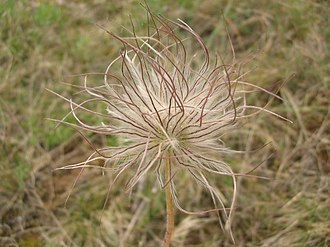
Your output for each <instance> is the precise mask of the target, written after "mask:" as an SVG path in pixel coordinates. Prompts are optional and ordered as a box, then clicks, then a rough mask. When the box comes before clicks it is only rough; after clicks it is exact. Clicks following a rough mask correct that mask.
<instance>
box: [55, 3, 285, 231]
mask: <svg viewBox="0 0 330 247" xmlns="http://www.w3.org/2000/svg"><path fill="white" fill-rule="evenodd" d="M146 9H147V17H148V30H147V34H146V35H145V36H140V35H138V34H137V33H136V32H135V27H134V25H133V22H132V31H128V32H129V33H130V36H129V37H120V36H118V35H116V34H114V33H112V32H109V31H107V30H106V31H107V32H108V33H109V34H110V35H111V36H112V37H113V38H115V39H117V40H119V41H120V42H121V43H122V45H123V48H124V49H123V51H122V52H121V53H120V55H119V56H118V57H117V58H116V59H115V60H114V61H113V62H111V64H110V65H109V66H108V67H107V69H106V71H105V73H89V74H84V75H82V76H83V77H84V79H85V82H84V86H83V91H84V92H86V93H88V94H89V97H90V98H89V99H88V100H85V101H83V102H81V103H74V102H73V101H71V100H69V99H66V100H67V101H68V102H69V103H70V106H71V113H72V114H73V116H74V117H75V119H76V120H77V124H69V123H68V124H69V125H71V126H73V127H75V128H77V129H82V130H87V131H91V132H94V133H98V134H101V135H115V136H119V137H121V139H122V140H125V141H123V142H122V143H121V144H120V146H118V147H104V148H101V149H95V152H94V153H93V154H92V155H91V156H90V157H89V158H88V159H87V160H86V161H84V162H81V163H78V164H74V165H69V166H65V167H63V168H62V169H74V168H85V167H88V166H93V165H91V163H92V162H93V161H95V160H103V161H104V166H103V167H99V168H102V169H104V170H111V171H112V172H114V173H115V174H116V175H115V178H114V181H113V183H114V182H115V181H116V180H118V178H119V177H120V176H121V175H122V174H123V173H124V172H125V171H127V170H129V169H132V170H134V171H135V172H134V176H132V177H131V178H130V179H129V180H128V182H127V185H126V189H127V190H131V189H132V188H133V187H134V186H135V185H136V184H137V183H138V182H139V180H140V179H141V178H142V177H143V176H144V175H145V174H147V173H148V172H149V171H150V170H154V171H155V172H156V174H157V178H158V181H159V184H160V186H161V187H162V188H164V187H165V186H166V185H167V184H170V186H171V191H172V196H173V202H174V204H175V205H176V207H177V208H178V209H179V210H181V211H183V212H185V213H194V212H189V211H187V210H185V209H184V208H183V207H181V206H180V204H179V200H178V198H177V195H176V190H175V184H174V180H173V179H172V178H173V176H174V174H175V173H176V171H178V170H184V171H186V172H187V173H189V174H190V175H191V177H192V178H194V179H196V180H197V181H198V182H199V183H200V184H201V185H203V186H205V188H206V189H207V190H208V191H209V192H210V195H211V197H212V200H213V203H214V209H211V210H206V211H199V212H195V213H203V212H211V211H215V212H217V213H219V211H220V210H222V211H221V215H222V217H221V218H222V219H223V220H225V221H226V222H227V227H226V229H227V230H229V231H230V219H231V209H233V205H234V199H235V195H236V177H237V176H240V175H244V174H235V173H234V172H233V171H232V169H231V168H230V165H229V164H227V163H226V162H224V161H223V160H221V159H219V158H220V157H221V155H223V154H226V153H228V152H230V150H228V149H227V148H226V147H225V145H224V143H223V141H222V140H221V137H222V136H223V134H225V133H227V132H228V131H230V130H232V129H233V128H234V127H236V124H237V123H238V122H239V121H240V120H241V119H243V118H247V117H250V116H253V115H255V114H257V113H258V112H260V111H264V112H267V113H270V114H273V115H276V116H277V117H280V118H283V117H281V116H279V115H277V114H275V113H273V112H270V111H268V110H266V109H265V108H262V107H257V106H250V105H247V103H246V100H245V98H246V95H247V94H248V93H250V92H256V91H259V92H265V93H267V94H269V95H271V96H273V97H277V98H279V97H278V96H277V95H275V94H273V93H272V92H269V91H267V90H265V89H262V88H260V87H258V86H256V85H253V84H251V83H248V82H245V81H243V79H242V77H243V75H241V74H240V73H239V71H240V69H239V65H238V64H236V62H235V61H233V62H232V63H231V64H225V63H224V62H222V59H221V57H219V56H213V57H212V56H210V53H209V50H208V48H207V47H206V45H205V44H204V42H203V40H202V39H201V37H200V36H199V35H198V34H197V33H196V32H195V31H194V30H193V29H192V28H191V27H190V26H189V25H188V24H186V23H185V22H184V21H182V20H180V19H179V20H178V21H176V22H175V21H171V20H168V19H166V18H164V17H162V16H159V15H154V14H152V13H151V12H150V11H149V9H148V7H146ZM179 31H184V33H185V34H186V35H187V36H186V37H185V38H184V39H182V38H180V37H179V35H178V33H179ZM233 55H234V53H233ZM233 57H234V56H233ZM211 61H212V63H211ZM219 61H221V63H219ZM92 75H102V76H104V81H103V85H102V86H98V87H91V86H89V85H88V84H87V79H88V77H89V76H92ZM93 101H100V102H103V103H105V104H106V105H107V113H106V114H104V113H99V112H96V111H95V110H93V109H89V108H88V107H87V106H85V105H86V104H88V103H89V102H93ZM77 109H82V110H85V111H87V112H88V113H91V114H95V115H98V116H101V117H102V118H103V119H104V121H103V122H102V123H101V124H100V125H98V126H91V125H88V124H86V123H84V122H83V121H82V120H81V119H80V118H79V116H77V114H76V110H77ZM247 109H252V110H253V111H254V112H252V113H251V112H250V113H247V112H246V110H247ZM60 122H63V121H60ZM166 159H170V161H171V176H170V177H171V179H169V180H168V181H165V180H164V175H163V174H164V165H165V160H166ZM95 167H97V166H95ZM207 173H213V174H218V175H225V176H230V177H231V178H232V181H233V187H234V193H233V198H232V200H231V203H230V205H229V209H230V210H227V208H226V207H225V205H224V203H223V202H222V199H221V196H220V195H219V193H218V190H216V189H215V188H213V187H212V186H211V184H210V183H209V181H208V179H207V177H206V174H207ZM219 219H220V217H219ZM220 224H221V227H222V226H223V225H222V222H221V221H220Z"/></svg>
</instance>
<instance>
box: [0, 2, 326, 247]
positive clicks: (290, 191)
mask: <svg viewBox="0 0 330 247" xmlns="http://www.w3.org/2000/svg"><path fill="white" fill-rule="evenodd" d="M140 2H141V1H135V0H130V1H114V0H87V1H63V0H54V1H37V0H33V1H28V0H20V1H17V0H2V1H1V3H0V39H1V42H0V246H5V247H7V246H23V247H32V246H47V247H51V246H56V247H57V246H65V247H67V246H87V247H88V246H122V247H125V246H160V243H161V241H162V238H163V234H164V231H165V224H166V223H165V219H166V212H165V199H164V191H162V190H160V189H157V187H155V177H154V176H148V178H146V179H145V180H144V182H143V186H140V187H138V188H137V189H136V191H134V193H133V194H132V195H131V196H130V197H129V196H128V195H127V193H125V192H124V189H123V185H124V184H125V178H123V179H122V180H120V181H118V182H117V184H116V185H115V186H114V187H113V189H112V190H111V192H110V197H109V198H110V199H109V202H108V203H107V204H106V206H105V209H104V210H102V209H103V204H104V199H105V197H106V194H107V189H108V185H109V182H110V181H111V174H105V175H102V174H101V173H100V172H99V171H94V170H88V172H84V173H83V174H81V176H80V178H79V180H78V181H77V183H76V185H75V187H74V188H73V189H72V185H73V183H74V182H75V179H76V178H77V176H78V175H79V170H68V171H54V169H55V168H57V167H60V166H63V165H67V164H71V163H74V162H79V161H82V160H83V159H84V158H86V157H88V155H89V154H90V153H91V152H92V149H91V148H90V147H89V145H88V143H86V142H85V141H84V140H83V138H82V137H81V136H80V135H79V133H77V132H75V131H74V130H73V129H71V128H69V127H67V126H60V127H58V128H56V129H55V124H54V123H53V122H50V121H48V120H46V118H49V117H50V118H57V119H61V118H62V117H63V116H64V115H65V114H66V113H67V112H68V111H69V107H68V105H67V104H66V103H65V102H64V101H63V100H61V99H60V98H59V97H57V96H55V95H53V94H51V93H49V92H48V91H46V90H45V89H46V88H48V89H51V90H53V91H55V92H58V93H60V94H61V95H64V96H68V97H70V95H71V94H72V93H73V92H74V90H73V88H72V87H71V86H68V85H66V84H65V83H67V82H70V83H75V85H80V83H81V81H80V79H79V78H71V77H68V76H69V75H72V74H79V73H85V72H104V71H105V69H106V66H107V65H108V64H109V63H110V62H111V61H112V59H114V58H115V57H116V56H117V55H118V54H119V51H120V49H121V46H120V44H119V43H118V42H116V41H114V40H112V39H111V38H110V36H109V35H108V34H107V33H106V32H104V31H103V30H101V29H100V28H98V27H97V26H96V25H95V24H99V25H102V26H104V27H105V28H108V29H109V30H111V31H114V32H116V33H118V34H121V33H122V32H123V28H122V26H126V27H129V25H130V21H129V14H131V15H132V18H133V20H134V22H135V24H136V29H137V31H138V32H139V31H141V33H143V32H145V31H146V23H147V22H146V13H145V11H144V9H143V8H142V7H141V6H140ZM147 3H148V4H149V6H150V8H151V9H152V11H153V12H154V13H156V14H162V15H164V16H166V17H168V18H170V19H174V20H175V19H177V18H180V19H182V20H184V21H185V22H187V23H188V24H189V25H190V26H191V27H192V28H193V29H194V30H195V31H196V32H197V33H198V34H200V35H201V36H202V37H203V39H204V40H205V42H206V44H207V45H208V46H209V48H210V50H211V51H212V52H216V51H218V52H224V53H226V52H227V54H229V55H230V51H228V50H227V51H226V49H227V48H228V40H227V33H226V27H225V24H224V18H223V16H224V17H225V20H226V23H227V28H228V32H229V34H230V37H231V39H232V42H233V45H234V48H235V51H236V56H237V58H238V59H244V58H245V59H246V58H249V57H254V59H251V61H250V62H248V63H246V64H245V65H244V70H245V71H250V70H251V72H250V73H248V74H247V76H246V80H247V81H249V82H253V83H255V84H257V85H259V86H263V87H266V88H269V86H272V85H273V86H274V85H278V84H277V83H278V82H280V83H282V82H283V81H285V80H286V79H288V78H289V80H288V82H286V83H285V84H284V85H283V86H282V87H281V89H280V91H279V93H278V94H279V95H280V96H281V97H283V98H284V101H282V102H281V101H278V100H276V101H275V100H273V102H271V104H270V105H268V106H267V109H270V110H272V111H274V112H277V113H279V114H281V115H283V116H285V117H287V118H289V119H291V120H292V121H293V122H294V123H293V124H290V123H288V122H284V121H282V120H280V119H277V118H274V117H270V116H269V115H267V114H260V115H258V117H255V118H253V119H252V120H250V121H249V122H248V123H247V124H245V125H244V128H243V129H242V130H241V131H237V132H235V133H231V135H229V136H228V137H225V138H226V143H227V145H228V147H231V148H233V149H237V150H248V151H249V150H253V149H256V148H258V147H260V146H262V145H264V144H266V143H269V142H271V143H270V144H269V145H267V146H266V147H264V148H263V149H262V150H261V151H259V152H252V153H251V152H250V153H245V154H243V155H238V156H233V157H229V158H228V160H226V161H227V162H229V163H230V164H232V165H233V169H234V170H235V171H237V172H244V171H245V172H246V171H248V170H250V169H252V168H253V167H255V166H256V165H257V164H259V163H260V161H262V160H266V161H265V162H264V163H263V165H262V166H260V167H259V168H258V169H257V170H256V171H255V174H256V175H262V176H267V177H269V178H271V179H270V180H259V179H254V178H253V179H252V178H242V179H240V180H239V193H238V198H237V204H236V206H237V208H236V210H235V216H234V220H233V232H234V236H235V239H236V242H237V246H281V247H286V246H290V247H291V246H319V247H321V246H322V247H326V246H329V245H330V199H329V188H330V187H329V182H330V174H329V171H330V164H329V155H330V131H329V129H330V118H329V112H330V111H329V110H330V108H329V99H330V20H329V17H330V3H329V1H326V0H324V1H321V0H291V1H284V0H283V1H282V0H278V1H277V0H272V1H269V0H246V1H238V0H237V1H230V0H227V1H226V0H217V1H216V0H203V1H202V0H196V1H191V0H178V1H169V0H164V1H160V0H150V1H147ZM292 75H294V76H292ZM63 82H64V83H63ZM249 100H250V101H251V102H253V103H254V104H255V105H260V106H262V105H264V104H265V102H267V100H268V99H266V98H263V97H260V96H259V97H258V95H255V96H253V95H251V98H249ZM69 120H70V118H69ZM71 120H72V119H71ZM89 138H90V139H91V140H92V141H93V143H94V144H95V145H96V146H104V145H116V140H115V139H114V138H111V137H107V138H105V137H100V136H97V135H89ZM126 179H127V178H126ZM214 181H215V183H216V184H217V187H218V188H219V190H221V191H222V192H223V194H224V195H230V193H231V189H230V188H231V185H230V183H228V180H226V179H223V178H221V177H215V178H214ZM180 183H181V185H180V184H178V186H177V187H178V188H180V194H181V195H182V196H181V197H180V200H181V202H182V204H184V205H185V206H187V207H188V208H198V207H199V206H202V207H204V206H205V207H208V206H211V199H210V197H209V196H208V194H207V193H206V192H205V191H203V190H202V189H200V188H198V187H196V186H195V184H194V183H193V182H192V181H190V180H189V179H188V177H183V178H182V181H180ZM71 192H72V193H71ZM70 193H71V196H70V198H69V200H68V201H67V203H66V205H65V202H66V198H67V196H68V195H69V194H70ZM101 215H102V217H101ZM175 217H176V218H175V223H176V225H175V231H174V236H173V242H172V246H214V247H216V246H233V243H232V242H231V241H230V238H229V237H228V236H226V234H224V233H223V232H221V230H220V227H219V226H218V223H217V218H216V215H214V214H208V215H201V216H189V215H185V214H182V213H180V212H178V211H176V212H175Z"/></svg>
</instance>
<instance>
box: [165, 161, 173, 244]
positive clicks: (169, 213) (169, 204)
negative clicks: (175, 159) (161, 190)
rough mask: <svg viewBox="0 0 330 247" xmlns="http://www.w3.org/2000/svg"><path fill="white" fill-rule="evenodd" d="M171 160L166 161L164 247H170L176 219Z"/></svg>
mask: <svg viewBox="0 0 330 247" xmlns="http://www.w3.org/2000/svg"><path fill="white" fill-rule="evenodd" d="M170 179H171V160H170V158H167V159H166V166H165V182H166V186H165V193H166V221H167V224H166V233H165V236H164V240H163V247H169V246H170V242H171V238H172V233H173V229H174V217H173V200H172V192H171V182H170Z"/></svg>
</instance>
